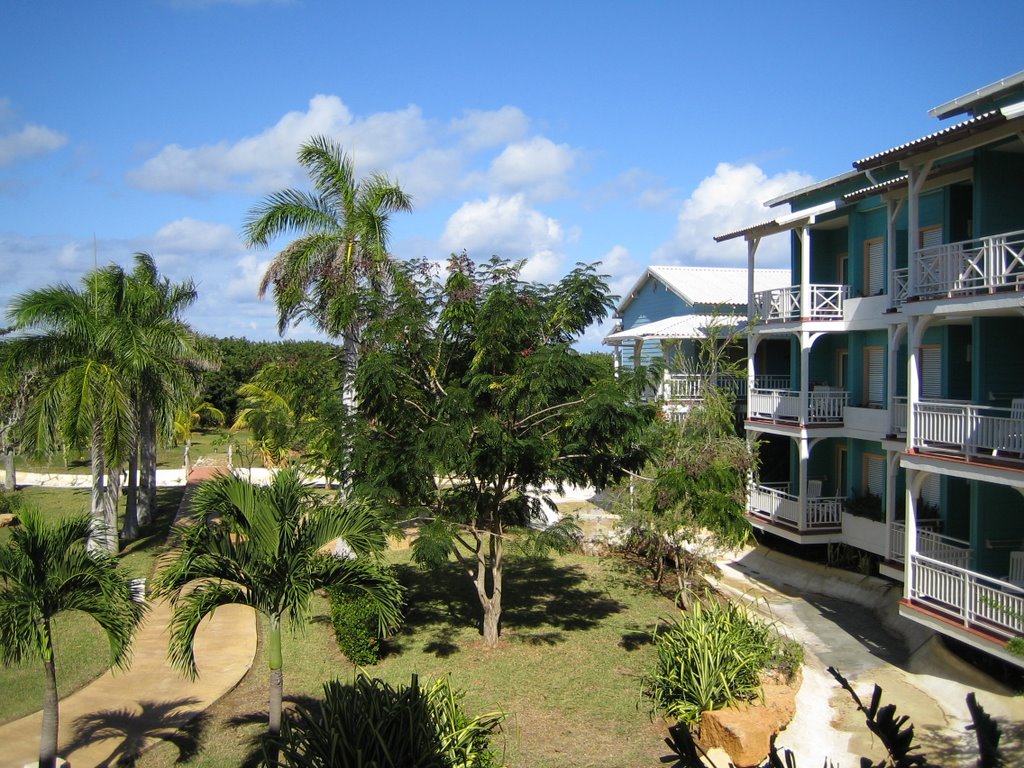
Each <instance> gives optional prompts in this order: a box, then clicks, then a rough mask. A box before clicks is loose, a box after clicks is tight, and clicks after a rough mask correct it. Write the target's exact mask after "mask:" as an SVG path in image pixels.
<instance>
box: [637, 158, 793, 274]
mask: <svg viewBox="0 0 1024 768" xmlns="http://www.w3.org/2000/svg"><path fill="white" fill-rule="evenodd" d="M812 182H813V178H812V177H810V176H808V175H807V174H805V173H800V172H798V171H785V172H783V173H778V174H775V175H774V176H767V175H765V173H764V171H762V170H761V169H760V168H759V167H758V166H756V165H753V164H747V165H740V166H736V165H731V164H730V163H719V164H718V166H717V167H716V168H715V173H714V175H712V176H708V177H707V178H705V179H704V180H703V181H701V183H700V184H699V185H698V186H697V189H695V190H694V191H693V194H692V195H690V197H689V198H688V199H687V200H686V201H685V202H684V203H683V205H682V208H681V209H680V211H679V217H678V221H677V228H676V234H675V236H674V237H673V239H672V240H671V241H670V242H668V243H666V244H664V245H663V246H661V247H660V248H659V249H658V250H657V251H656V252H655V255H654V259H653V261H652V263H683V262H685V263H697V264H721V265H737V266H740V265H745V264H746V244H745V242H744V241H743V240H742V239H738V240H730V241H726V242H725V243H716V242H715V241H714V239H713V238H714V236H715V235H720V234H724V233H726V232H732V231H734V230H737V229H742V228H743V227H747V226H750V225H751V224H757V223H758V222H761V221H765V220H767V219H770V218H772V216H773V213H772V211H771V210H770V209H767V208H765V207H764V201H765V200H770V199H771V198H773V197H777V196H778V195H781V194H783V193H785V192H788V191H791V190H794V189H799V188H800V187H803V186H806V185H808V184H810V183H812ZM788 256H789V240H788V239H787V238H786V237H783V236H782V235H776V236H774V237H768V238H765V239H764V240H762V241H761V245H760V247H759V248H758V251H757V263H758V266H765V267H766V266H782V265H784V264H785V263H786V260H787V259H788Z"/></svg>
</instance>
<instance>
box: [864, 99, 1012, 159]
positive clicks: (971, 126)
mask: <svg viewBox="0 0 1024 768" xmlns="http://www.w3.org/2000/svg"><path fill="white" fill-rule="evenodd" d="M1004 120H1006V117H1005V116H1004V115H1003V113H1002V112H1001V111H1000V110H998V109H993V110H991V111H989V112H985V113H983V114H981V115H978V116H977V117H972V118H969V119H967V120H964V121H963V122H960V123H957V124H956V125H951V126H949V127H947V128H943V129H942V130H941V131H935V133H929V134H928V135H927V136H922V137H921V138H919V139H914V140H913V141H908V142H906V143H905V144H900V145H899V146H898V147H893V148H892V149H887V150H885V151H884V152H879V153H877V154H874V155H870V156H869V157H865V158H864V159H862V160H858V161H857V162H855V163H854V164H853V167H854V168H857V169H858V170H866V169H868V168H878V167H879V166H882V165H886V164H887V163H892V162H895V161H897V160H902V159H903V158H905V157H908V156H910V155H912V154H914V153H915V152H918V151H920V150H922V149H924V148H926V147H931V146H939V145H942V144H947V143H949V142H952V141H956V140H957V139H960V138H963V137H964V136H969V135H970V134H971V133H974V132H975V131H978V130H980V129H982V128H987V127H989V126H990V125H993V124H995V123H998V122H1003V121H1004Z"/></svg>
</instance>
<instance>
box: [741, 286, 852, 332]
mask: <svg viewBox="0 0 1024 768" xmlns="http://www.w3.org/2000/svg"><path fill="white" fill-rule="evenodd" d="M849 293H850V289H849V287H848V286H845V285H820V284H816V285H812V286H810V302H809V306H808V308H807V312H808V315H807V317H806V318H805V319H807V320H842V319H843V306H844V304H845V302H846V299H847V297H848V296H849ZM754 312H755V314H756V315H757V317H758V318H760V321H761V322H763V323H771V322H785V321H787V320H800V319H801V317H802V315H801V309H800V286H799V285H791V286H789V287H787V288H774V289H772V290H770V291H760V292H758V293H755V294H754Z"/></svg>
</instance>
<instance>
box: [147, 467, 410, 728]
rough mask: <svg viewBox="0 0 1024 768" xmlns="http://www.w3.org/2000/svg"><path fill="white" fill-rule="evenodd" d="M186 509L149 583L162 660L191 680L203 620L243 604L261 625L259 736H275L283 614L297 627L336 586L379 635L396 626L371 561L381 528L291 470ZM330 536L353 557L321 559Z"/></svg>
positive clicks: (392, 603)
mask: <svg viewBox="0 0 1024 768" xmlns="http://www.w3.org/2000/svg"><path fill="white" fill-rule="evenodd" d="M192 510H193V516H192V520H191V521H190V522H189V523H187V524H186V525H185V526H183V527H182V528H181V529H180V546H179V549H178V551H177V553H176V554H175V556H174V558H173V560H172V561H171V562H170V563H169V564H168V565H167V567H166V568H165V569H164V570H163V572H162V573H161V574H160V576H159V577H158V578H157V581H156V585H155V593H156V594H157V595H165V596H168V597H170V599H171V601H172V604H173V606H174V615H173V618H172V621H171V640H170V658H171V660H172V662H173V663H174V664H175V665H176V666H177V667H179V668H180V669H182V670H183V671H184V672H186V673H187V674H189V675H192V676H193V677H194V676H195V675H196V674H197V670H196V662H195V655H194V641H195V636H196V630H197V629H198V627H199V623H200V622H201V621H202V620H203V618H204V617H205V616H207V615H208V614H210V613H212V612H213V611H214V610H216V608H217V607H218V606H221V605H228V604H232V603H237V604H241V605H248V606H251V607H252V608H253V609H255V610H256V612H257V613H259V614H260V615H262V616H263V617H264V619H265V621H266V623H267V644H268V656H269V661H270V686H269V689H270V691H269V699H270V705H269V713H270V714H269V730H270V733H271V734H272V735H277V734H278V733H279V731H280V728H281V697H282V694H283V690H284V676H283V672H282V658H281V624H282V621H283V619H284V618H285V617H286V616H287V617H288V619H289V620H290V621H291V622H292V623H297V622H301V621H303V620H304V619H305V618H306V616H307V615H308V612H309V605H310V599H311V597H312V596H313V593H314V591H315V590H317V589H319V588H321V587H324V586H328V585H339V586H348V587H351V588H354V589H360V590H362V591H363V592H364V593H365V594H367V595H368V596H369V597H370V598H371V599H372V601H373V603H374V605H375V607H376V609H377V611H378V615H379V621H380V624H381V630H382V633H383V631H384V630H386V629H387V628H389V627H392V626H396V625H397V622H398V617H399V606H400V601H401V593H400V587H399V586H398V585H397V583H396V582H395V581H394V579H393V578H392V577H391V576H390V575H389V574H387V573H386V572H385V571H383V570H381V569H380V567H379V566H378V564H377V562H376V560H375V558H374V553H378V552H379V551H380V550H381V549H382V548H383V547H384V545H385V542H386V535H385V532H384V527H383V523H382V520H381V519H380V518H378V517H377V515H376V514H374V513H373V512H372V511H371V510H370V509H369V508H368V507H366V506H365V505H363V504H360V503H356V502H351V501H350V502H342V501H339V500H337V499H335V500H333V501H328V500H327V499H326V498H325V497H324V496H322V495H318V494H316V493H315V491H313V490H311V489H309V488H307V487H306V486H304V485H303V484H302V481H301V479H300V478H299V474H298V472H297V471H296V470H295V469H285V470H281V471H280V472H278V473H277V474H276V475H275V476H274V478H273V480H272V481H271V483H270V485H269V486H255V485H253V484H251V483H249V482H247V481H245V480H241V479H239V478H237V477H235V476H233V475H227V474H225V475H221V476H219V477H217V478H216V479H214V480H211V481H208V482H207V483H205V484H203V485H202V486H201V487H200V488H199V490H198V491H197V492H196V495H195V497H194V499H193V501H192ZM338 538H343V539H344V540H345V542H346V543H347V544H348V546H349V547H350V548H351V549H352V551H353V552H355V553H356V557H348V558H346V557H337V556H335V555H333V554H328V552H327V551H325V548H327V547H328V546H329V545H330V543H331V542H333V541H334V540H335V539H338Z"/></svg>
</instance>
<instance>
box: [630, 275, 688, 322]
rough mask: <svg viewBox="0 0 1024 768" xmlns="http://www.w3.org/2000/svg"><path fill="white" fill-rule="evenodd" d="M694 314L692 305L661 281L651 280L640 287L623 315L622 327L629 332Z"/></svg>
mask: <svg viewBox="0 0 1024 768" xmlns="http://www.w3.org/2000/svg"><path fill="white" fill-rule="evenodd" d="M694 312H695V310H694V309H693V306H692V305H691V304H687V303H686V302H685V301H683V300H682V299H681V298H679V297H678V296H677V295H676V294H674V293H673V292H672V291H670V290H669V289H668V288H666V287H665V286H664V284H662V283H661V282H660V281H658V280H655V279H653V278H650V279H648V280H646V281H645V282H644V284H643V285H642V286H640V290H639V291H637V295H636V297H635V298H634V299H633V300H632V301H631V302H630V303H629V305H628V306H627V307H626V309H625V311H624V312H623V313H622V327H623V329H625V330H629V329H630V328H635V327H636V326H638V325H643V324H644V323H653V322H654V321H655V320H664V319H665V318H666V317H675V316H676V315H688V314H693V313H694Z"/></svg>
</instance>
